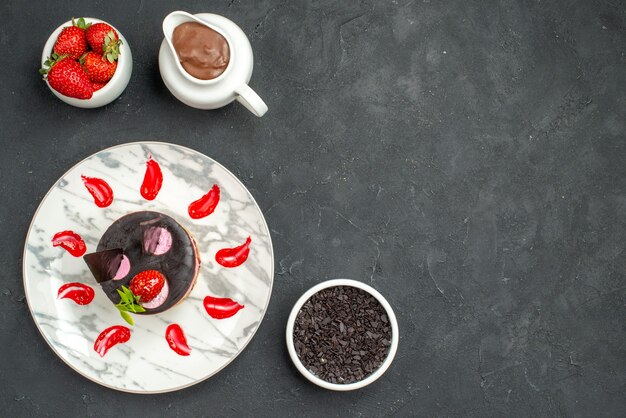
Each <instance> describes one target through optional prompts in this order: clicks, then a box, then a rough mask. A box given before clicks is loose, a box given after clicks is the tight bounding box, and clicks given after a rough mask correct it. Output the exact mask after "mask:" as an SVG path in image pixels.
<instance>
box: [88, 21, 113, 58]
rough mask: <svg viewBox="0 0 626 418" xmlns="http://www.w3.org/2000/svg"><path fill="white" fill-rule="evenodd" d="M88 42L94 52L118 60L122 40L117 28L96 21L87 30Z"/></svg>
mask: <svg viewBox="0 0 626 418" xmlns="http://www.w3.org/2000/svg"><path fill="white" fill-rule="evenodd" d="M85 36H86V37H87V43H89V46H91V49H93V50H94V52H98V53H101V54H102V56H103V57H106V58H107V59H108V60H109V61H110V62H113V61H116V60H117V57H118V55H119V53H120V45H121V44H122V41H121V40H120V39H119V36H118V35H117V32H115V29H113V28H112V27H111V25H108V24H106V23H96V24H94V25H91V26H90V27H88V28H87V30H86V31H85Z"/></svg>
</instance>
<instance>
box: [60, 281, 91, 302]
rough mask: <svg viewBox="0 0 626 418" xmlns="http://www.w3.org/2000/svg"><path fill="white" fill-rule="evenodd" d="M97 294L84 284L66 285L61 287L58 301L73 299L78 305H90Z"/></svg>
mask: <svg viewBox="0 0 626 418" xmlns="http://www.w3.org/2000/svg"><path fill="white" fill-rule="evenodd" d="M94 296H95V293H94V291H93V289H92V288H91V287H89V286H87V285H86V284H82V283H78V282H75V283H66V284H64V285H63V286H61V287H59V292H58V294H57V299H71V300H73V301H74V302H76V304H77V305H89V304H90V303H91V301H92V300H93V298H94Z"/></svg>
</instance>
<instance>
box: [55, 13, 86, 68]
mask: <svg viewBox="0 0 626 418" xmlns="http://www.w3.org/2000/svg"><path fill="white" fill-rule="evenodd" d="M87 27H89V25H88V24H86V23H85V19H83V18H82V17H81V18H80V19H78V20H77V21H76V22H75V21H74V19H73V18H72V26H68V27H65V28H63V30H62V31H61V33H60V34H59V36H58V37H57V40H56V42H55V43H54V47H53V48H52V49H53V51H54V52H56V53H57V54H59V55H65V56H67V57H68V58H71V59H78V58H80V56H81V55H83V54H84V53H85V51H86V50H87V38H86V37H85V28H87Z"/></svg>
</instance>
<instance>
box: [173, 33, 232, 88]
mask: <svg viewBox="0 0 626 418" xmlns="http://www.w3.org/2000/svg"><path fill="white" fill-rule="evenodd" d="M172 44H173V45H174V49H175V50H176V54H177V55H178V60H179V61H180V63H181V65H182V66H183V68H184V69H185V71H187V72H188V73H189V74H190V75H191V76H193V77H196V78H199V79H201V80H212V79H214V78H217V77H219V76H220V75H221V74H222V73H223V72H224V71H225V70H226V67H228V63H229V62H230V48H229V47H228V42H227V41H226V38H224V37H223V36H222V35H221V34H220V33H218V32H216V31H214V30H213V29H211V28H209V27H208V26H205V25H203V24H201V23H198V22H185V23H182V24H180V25H178V26H176V28H175V29H174V34H173V36H172Z"/></svg>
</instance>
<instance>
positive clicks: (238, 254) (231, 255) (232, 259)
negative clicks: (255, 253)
mask: <svg viewBox="0 0 626 418" xmlns="http://www.w3.org/2000/svg"><path fill="white" fill-rule="evenodd" d="M251 242H252V238H250V237H248V239H246V242H245V243H243V244H241V245H240V246H238V247H235V248H223V249H221V250H219V251H218V252H217V254H215V261H217V262H218V263H219V264H220V265H222V266H224V267H228V268H232V267H237V266H240V265H242V264H243V263H244V262H245V261H246V260H247V259H248V254H250V243H251Z"/></svg>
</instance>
